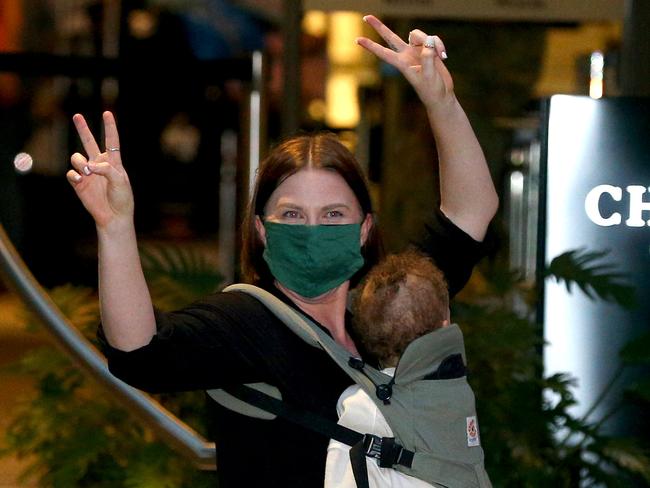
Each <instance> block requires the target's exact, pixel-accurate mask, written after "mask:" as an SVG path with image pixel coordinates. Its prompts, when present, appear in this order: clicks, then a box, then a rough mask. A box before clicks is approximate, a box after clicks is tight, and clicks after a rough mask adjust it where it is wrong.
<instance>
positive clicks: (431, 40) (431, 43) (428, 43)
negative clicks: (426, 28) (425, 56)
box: [423, 36, 436, 49]
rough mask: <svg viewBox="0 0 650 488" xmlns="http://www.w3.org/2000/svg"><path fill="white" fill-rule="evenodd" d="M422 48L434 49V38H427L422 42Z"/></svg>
mask: <svg viewBox="0 0 650 488" xmlns="http://www.w3.org/2000/svg"><path fill="white" fill-rule="evenodd" d="M423 46H424V47H428V48H430V49H433V48H435V47H436V38H435V37H434V36H427V38H426V40H425V41H424V44H423Z"/></svg>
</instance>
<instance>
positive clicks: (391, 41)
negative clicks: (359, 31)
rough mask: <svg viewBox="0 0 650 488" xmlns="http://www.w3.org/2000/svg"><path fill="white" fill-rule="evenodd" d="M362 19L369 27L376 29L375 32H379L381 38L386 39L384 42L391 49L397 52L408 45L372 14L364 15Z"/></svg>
mask: <svg viewBox="0 0 650 488" xmlns="http://www.w3.org/2000/svg"><path fill="white" fill-rule="evenodd" d="M363 20H364V22H367V23H368V25H370V27H372V28H373V29H375V31H377V34H379V35H380V36H381V38H382V39H383V40H384V41H386V44H388V47H389V48H391V49H392V50H394V51H398V52H399V51H402V50H404V48H406V47H407V46H408V44H406V43H405V42H404V41H403V40H402V38H401V37H400V36H398V35H397V34H395V33H394V32H393V31H392V30H390V29H389V28H388V27H386V26H385V25H384V24H383V22H382V21H381V20H379V19H378V18H377V17H375V16H374V15H366V16H365V17H364V18H363Z"/></svg>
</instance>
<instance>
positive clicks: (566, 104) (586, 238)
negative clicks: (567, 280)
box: [542, 96, 650, 428]
mask: <svg viewBox="0 0 650 488" xmlns="http://www.w3.org/2000/svg"><path fill="white" fill-rule="evenodd" d="M547 122H548V128H547V134H548V140H547V152H546V153H547V161H546V163H547V164H546V172H547V179H546V184H547V192H546V211H545V219H546V236H545V248H544V251H545V257H546V262H549V261H550V260H551V259H553V258H554V257H556V256H558V255H560V254H562V253H564V252H566V251H569V250H572V249H584V250H587V251H604V250H609V254H608V255H607V256H606V257H605V258H603V260H604V262H607V263H611V264H614V265H615V270H616V271H620V272H622V273H625V274H626V276H627V281H628V282H629V283H630V284H631V285H633V286H634V287H635V289H636V298H637V302H638V306H637V307H636V308H635V309H633V310H625V309H623V308H622V307H620V306H618V305H615V304H611V303H605V302H603V301H601V300H591V299H590V298H589V297H587V296H586V295H585V294H584V293H582V292H581V291H580V290H579V289H577V288H574V289H573V290H572V292H571V293H569V292H567V290H566V288H565V286H564V285H563V284H557V283H555V282H554V281H550V280H547V282H546V284H545V289H544V296H545V301H544V329H545V339H546V341H547V342H548V346H547V347H546V349H545V356H544V360H545V365H546V371H547V373H554V372H560V371H567V372H570V373H572V374H573V375H574V376H576V377H577V378H578V381H579V387H578V392H577V399H578V401H579V406H578V407H577V408H578V412H577V413H585V412H586V411H587V410H588V409H589V407H590V406H591V405H592V403H593V402H594V401H595V400H596V398H597V397H598V395H599V394H600V392H601V391H602V390H603V388H604V387H605V385H606V384H607V383H608V381H609V380H610V379H611V377H612V375H613V374H614V372H615V371H616V369H617V367H618V365H619V360H618V353H619V351H620V349H621V348H622V347H623V345H624V344H625V343H627V342H628V341H630V340H631V339H632V338H634V337H636V336H638V335H639V334H641V333H643V332H646V331H648V330H650V188H649V187H650V99H632V98H620V99H601V100H593V99H591V98H588V97H577V96H555V97H552V98H551V101H550V108H549V111H548V121H547ZM542 216H544V213H543V212H542ZM630 379H631V378H630V377H628V378H627V381H630ZM622 383H625V381H623V382H622ZM620 390H621V387H619V389H618V391H614V392H613V394H612V395H611V400H610V401H608V402H605V405H604V406H603V408H601V409H596V410H595V411H594V412H593V418H594V419H599V418H600V417H601V416H602V415H603V414H604V413H605V412H604V410H605V409H606V408H607V406H608V405H607V404H609V406H611V403H612V402H613V401H614V400H615V397H616V395H618V394H620V392H621V391H620ZM621 421H624V419H622V418H619V419H618V421H617V422H615V423H613V424H612V426H613V427H614V428H617V426H620V425H622V424H621V423H620V422H621Z"/></svg>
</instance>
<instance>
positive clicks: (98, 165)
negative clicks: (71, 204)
mask: <svg viewBox="0 0 650 488" xmlns="http://www.w3.org/2000/svg"><path fill="white" fill-rule="evenodd" d="M102 117H103V120H104V133H105V135H106V136H105V137H106V139H105V150H104V151H101V150H100V149H99V146H98V145H97V141H96V140H95V137H94V136H93V134H92V132H90V128H89V127H88V124H87V123H86V120H85V119H84V117H83V116H82V115H80V114H76V115H75V116H74V117H72V120H73V122H74V125H75V127H76V129H77V133H78V134H79V138H80V139H81V143H82V144H83V147H84V150H85V152H86V155H87V157H85V156H83V155H82V154H79V153H74V154H73V155H72V156H71V157H70V162H71V163H72V167H73V168H74V169H71V170H70V171H68V173H67V175H66V176H67V178H68V181H69V182H70V184H71V185H72V187H73V188H74V190H75V192H76V193H77V196H78V197H79V199H80V200H81V203H83V205H84V207H86V210H88V212H89V213H90V215H91V216H92V217H93V219H94V220H95V224H96V225H97V227H98V228H106V227H108V226H109V224H113V223H116V222H121V221H123V222H128V223H130V222H131V221H132V219H133V193H132V191H131V184H130V183H129V177H128V175H127V174H126V171H125V170H124V167H123V166H122V157H121V156H120V139H119V135H118V132H117V126H116V125H115V118H114V117H113V114H112V113H111V112H104V114H103V116H102Z"/></svg>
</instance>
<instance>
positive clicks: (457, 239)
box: [413, 208, 494, 298]
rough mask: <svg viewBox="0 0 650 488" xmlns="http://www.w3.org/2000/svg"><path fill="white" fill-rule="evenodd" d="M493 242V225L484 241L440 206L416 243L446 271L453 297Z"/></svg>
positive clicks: (450, 295) (467, 279) (417, 246)
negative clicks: (448, 215)
mask: <svg viewBox="0 0 650 488" xmlns="http://www.w3.org/2000/svg"><path fill="white" fill-rule="evenodd" d="M493 243H494V237H493V232H492V229H491V228H490V229H488V233H487V235H486V236H485V239H484V240H483V241H476V240H474V239H473V238H472V237H471V236H470V235H469V234H467V233H466V232H464V231H463V230H462V229H460V228H459V227H458V226H457V225H456V224H454V223H453V222H452V221H451V220H449V218H447V216H446V215H445V214H444V213H442V210H440V209H439V208H437V209H436V211H435V213H434V214H433V216H432V217H431V219H430V220H429V221H428V222H426V224H425V226H424V231H423V234H422V236H421V237H420V238H419V239H418V240H417V241H415V242H414V243H413V244H414V245H415V247H416V248H418V249H419V250H420V251H422V252H423V253H425V254H427V255H428V256H430V257H431V258H432V259H433V261H434V262H435V263H436V265H437V266H438V267H439V268H440V270H441V271H442V272H443V274H444V275H445V278H446V280H447V284H448V286H449V297H450V298H451V297H453V296H455V295H456V294H457V293H458V292H459V291H460V290H462V289H463V287H464V286H465V285H466V284H467V282H468V281H469V278H470V276H471V275H472V270H473V269H474V266H475V265H476V263H478V262H479V261H480V259H481V258H482V257H483V256H485V255H487V254H488V252H490V250H491V249H492V247H493V245H494V244H493Z"/></svg>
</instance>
